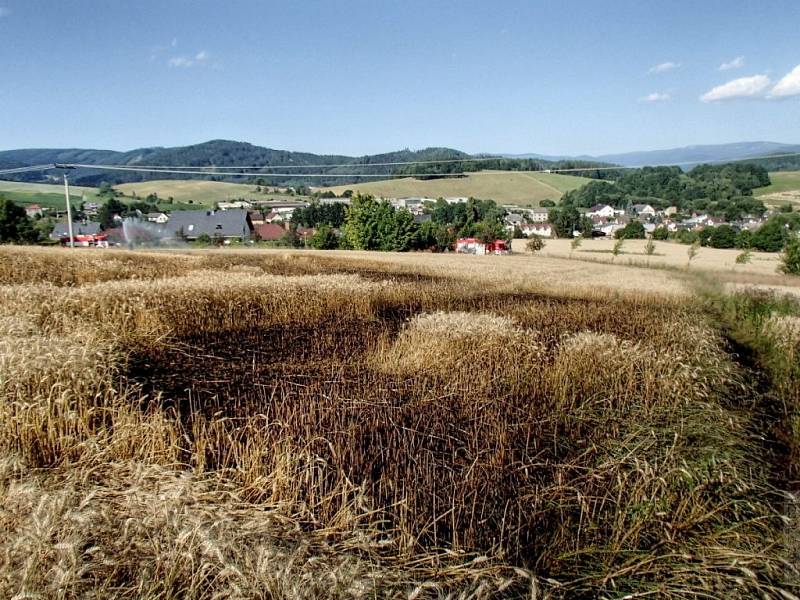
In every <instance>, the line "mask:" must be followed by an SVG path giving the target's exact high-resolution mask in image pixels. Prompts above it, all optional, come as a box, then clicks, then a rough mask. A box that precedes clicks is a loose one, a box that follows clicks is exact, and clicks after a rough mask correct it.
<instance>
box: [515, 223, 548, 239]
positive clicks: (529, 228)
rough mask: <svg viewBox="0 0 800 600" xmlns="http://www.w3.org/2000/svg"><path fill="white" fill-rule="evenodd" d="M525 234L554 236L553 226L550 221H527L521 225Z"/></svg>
mask: <svg viewBox="0 0 800 600" xmlns="http://www.w3.org/2000/svg"><path fill="white" fill-rule="evenodd" d="M520 229H521V230H522V234H523V235H538V236H539V237H546V238H549V237H553V227H552V225H550V223H525V224H524V225H522V227H520Z"/></svg>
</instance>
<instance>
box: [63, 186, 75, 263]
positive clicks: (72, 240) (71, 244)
mask: <svg viewBox="0 0 800 600" xmlns="http://www.w3.org/2000/svg"><path fill="white" fill-rule="evenodd" d="M64 197H65V198H66V199H67V230H68V232H69V247H70V248H74V247H75V238H74V237H72V207H71V206H70V205H69V178H68V177H67V174H66V173H64Z"/></svg>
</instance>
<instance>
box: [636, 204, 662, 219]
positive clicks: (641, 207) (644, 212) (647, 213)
mask: <svg viewBox="0 0 800 600" xmlns="http://www.w3.org/2000/svg"><path fill="white" fill-rule="evenodd" d="M631 210H632V211H633V214H635V215H638V216H640V217H655V216H656V209H655V208H653V207H652V206H650V205H649V204H634V205H633V206H631Z"/></svg>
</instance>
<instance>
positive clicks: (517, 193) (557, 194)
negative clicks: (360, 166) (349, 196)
mask: <svg viewBox="0 0 800 600" xmlns="http://www.w3.org/2000/svg"><path fill="white" fill-rule="evenodd" d="M589 181H590V180H589V179H586V178H583V177H573V176H571V175H558V174H555V173H521V172H517V171H481V172H478V173H470V174H468V175H466V176H465V177H458V178H444V179H428V180H421V179H414V178H411V177H406V178H402V179H386V180H380V181H371V182H368V183H353V184H347V185H338V186H334V187H328V188H324V189H323V190H322V191H332V192H334V193H336V194H337V195H341V194H342V193H343V192H344V191H345V190H352V191H354V192H355V191H358V192H361V193H362V194H372V195H373V196H381V197H385V198H403V197H409V196H423V197H429V198H438V197H440V196H441V197H445V198H446V197H461V196H467V197H469V196H471V197H473V198H481V199H485V200H488V199H491V200H495V201H497V202H500V203H509V204H519V205H521V206H538V205H539V203H540V202H541V201H542V200H544V199H550V200H558V199H560V198H561V196H562V195H563V194H564V192H567V191H569V190H573V189H577V188H579V187H581V186H583V185H585V184H586V183H588V182H589Z"/></svg>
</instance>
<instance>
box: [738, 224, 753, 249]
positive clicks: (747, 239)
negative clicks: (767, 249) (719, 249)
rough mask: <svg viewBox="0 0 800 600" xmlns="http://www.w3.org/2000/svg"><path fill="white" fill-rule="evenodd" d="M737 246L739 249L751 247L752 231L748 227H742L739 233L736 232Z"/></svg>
mask: <svg viewBox="0 0 800 600" xmlns="http://www.w3.org/2000/svg"><path fill="white" fill-rule="evenodd" d="M735 245H736V247H737V248H740V249H741V250H748V249H750V248H752V247H753V233H752V232H751V231H750V230H749V229H742V230H741V231H740V232H739V233H737V234H736V243H735Z"/></svg>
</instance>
